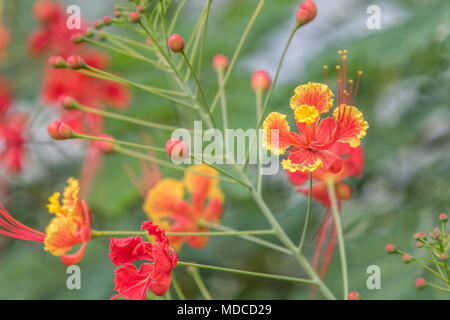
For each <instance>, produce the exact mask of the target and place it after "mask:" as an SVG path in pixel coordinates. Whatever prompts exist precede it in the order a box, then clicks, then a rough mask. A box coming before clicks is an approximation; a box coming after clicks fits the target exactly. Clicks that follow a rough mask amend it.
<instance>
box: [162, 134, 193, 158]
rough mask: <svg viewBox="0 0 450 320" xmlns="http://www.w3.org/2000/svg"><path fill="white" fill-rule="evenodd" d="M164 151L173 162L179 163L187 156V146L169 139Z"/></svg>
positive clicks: (179, 141) (176, 140)
mask: <svg viewBox="0 0 450 320" xmlns="http://www.w3.org/2000/svg"><path fill="white" fill-rule="evenodd" d="M166 151H167V153H168V154H169V157H170V158H171V159H172V160H173V161H181V160H183V159H186V158H187V157H188V156H189V147H188V145H187V144H186V143H185V142H184V141H181V140H179V139H170V140H169V141H167V143H166Z"/></svg>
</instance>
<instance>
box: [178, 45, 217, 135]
mask: <svg viewBox="0 0 450 320" xmlns="http://www.w3.org/2000/svg"><path fill="white" fill-rule="evenodd" d="M181 55H182V56H183V58H184V61H185V62H186V65H187V66H188V68H189V70H191V74H192V78H194V81H195V83H196V84H197V88H198V90H199V92H200V96H201V97H202V100H203V105H204V107H205V110H206V112H207V113H208V116H209V118H210V120H211V122H212V124H213V126H214V127H215V124H214V118H213V116H212V113H211V110H209V107H208V100H207V99H206V95H205V92H204V91H203V89H202V86H201V84H200V80H198V77H197V75H196V74H195V71H194V69H193V68H192V65H191V63H190V62H189V59H188V57H187V56H186V53H185V52H184V51H181Z"/></svg>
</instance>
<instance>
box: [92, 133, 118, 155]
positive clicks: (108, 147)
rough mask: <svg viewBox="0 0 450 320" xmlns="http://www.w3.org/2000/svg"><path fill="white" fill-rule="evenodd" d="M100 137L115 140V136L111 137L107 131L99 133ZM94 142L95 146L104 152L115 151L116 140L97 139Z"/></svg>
mask: <svg viewBox="0 0 450 320" xmlns="http://www.w3.org/2000/svg"><path fill="white" fill-rule="evenodd" d="M98 137H99V138H103V139H108V140H114V138H113V137H111V136H110V135H108V134H106V133H103V134H100V135H98ZM93 144H94V146H96V147H97V148H98V149H100V150H101V151H103V152H104V153H113V152H114V148H115V144H114V142H109V141H100V140H95V141H94V142H93Z"/></svg>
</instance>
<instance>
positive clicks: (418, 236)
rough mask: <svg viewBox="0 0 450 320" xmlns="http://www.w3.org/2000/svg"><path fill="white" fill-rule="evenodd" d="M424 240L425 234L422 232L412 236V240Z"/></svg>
mask: <svg viewBox="0 0 450 320" xmlns="http://www.w3.org/2000/svg"><path fill="white" fill-rule="evenodd" d="M425 238H426V237H425V233H423V232H417V233H414V235H413V239H414V240H419V239H425Z"/></svg>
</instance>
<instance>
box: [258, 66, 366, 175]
mask: <svg viewBox="0 0 450 320" xmlns="http://www.w3.org/2000/svg"><path fill="white" fill-rule="evenodd" d="M345 61H346V57H345ZM345 67H346V63H345ZM345 74H346V72H344V75H345ZM341 80H342V79H340V73H339V79H338V83H339V84H340V83H341ZM344 82H345V76H344ZM349 83H350V88H349V92H347V91H346V90H345V86H340V85H339V86H338V93H339V94H338V105H337V107H336V108H335V109H334V111H333V112H331V108H332V106H333V96H334V95H333V93H332V92H331V90H330V88H329V87H328V86H327V85H325V84H321V83H313V82H309V83H308V84H305V85H300V86H298V87H297V88H295V90H294V96H292V98H291V100H290V106H291V108H292V109H293V111H294V118H295V120H296V124H297V128H298V130H299V134H298V133H295V132H291V131H290V128H289V125H288V123H287V121H286V115H283V114H281V113H278V112H272V113H271V114H269V115H268V116H267V118H266V119H265V121H264V123H263V130H264V136H263V141H262V142H263V146H264V147H265V148H266V149H267V150H269V151H271V152H272V153H274V154H284V153H285V151H286V150H287V149H289V148H290V152H289V156H288V158H287V159H284V160H283V161H282V162H281V165H282V167H283V168H284V169H285V170H287V171H290V172H296V171H301V172H305V171H309V172H313V171H314V170H316V169H317V168H323V169H324V170H325V171H330V172H332V173H336V172H339V171H340V169H341V167H342V161H341V159H340V158H339V157H338V156H337V155H336V154H334V153H333V152H331V151H330V149H331V148H332V147H333V145H335V144H336V143H338V142H342V143H346V144H348V145H349V146H350V147H352V148H356V147H358V146H359V145H360V142H361V139H362V138H363V137H364V136H365V135H366V130H367V128H368V127H369V125H368V123H367V121H365V120H364V117H363V114H362V112H361V111H359V110H358V109H357V108H356V107H355V106H353V105H348V103H349V102H350V101H351V100H352V99H350V95H351V90H352V89H351V88H352V86H353V81H351V82H350V81H349ZM355 91H356V90H355Z"/></svg>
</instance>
